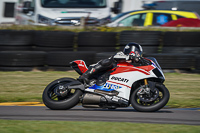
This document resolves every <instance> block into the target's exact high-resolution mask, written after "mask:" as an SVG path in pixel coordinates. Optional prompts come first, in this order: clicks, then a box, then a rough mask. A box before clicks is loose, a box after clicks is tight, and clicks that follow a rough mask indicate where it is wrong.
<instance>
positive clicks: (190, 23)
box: [161, 18, 200, 27]
mask: <svg viewBox="0 0 200 133" xmlns="http://www.w3.org/2000/svg"><path fill="white" fill-rule="evenodd" d="M161 26H162V27H200V19H193V18H180V19H178V20H174V21H170V22H167V23H165V24H163V25H161Z"/></svg>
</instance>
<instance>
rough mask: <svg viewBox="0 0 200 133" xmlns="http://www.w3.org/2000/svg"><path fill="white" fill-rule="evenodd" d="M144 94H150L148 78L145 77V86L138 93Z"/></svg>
mask: <svg viewBox="0 0 200 133" xmlns="http://www.w3.org/2000/svg"><path fill="white" fill-rule="evenodd" d="M143 94H146V95H147V96H150V88H149V84H148V81H147V79H144V86H143V87H142V88H141V89H140V90H139V91H138V93H137V95H143Z"/></svg>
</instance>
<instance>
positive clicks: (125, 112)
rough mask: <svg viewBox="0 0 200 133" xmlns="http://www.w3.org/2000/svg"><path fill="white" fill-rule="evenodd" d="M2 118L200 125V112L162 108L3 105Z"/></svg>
mask: <svg viewBox="0 0 200 133" xmlns="http://www.w3.org/2000/svg"><path fill="white" fill-rule="evenodd" d="M0 119H7V120H58V121H106V122H134V123H159V124H186V125H200V110H198V109H195V110H192V109H161V110H159V111H157V112H149V113H144V112H137V111H135V110H134V109H133V108H131V107H129V108H118V109H115V110H108V109H94V108H93V109H91V108H83V107H81V106H76V107H74V108H72V109H70V110H50V109H48V108H46V107H45V106H0Z"/></svg>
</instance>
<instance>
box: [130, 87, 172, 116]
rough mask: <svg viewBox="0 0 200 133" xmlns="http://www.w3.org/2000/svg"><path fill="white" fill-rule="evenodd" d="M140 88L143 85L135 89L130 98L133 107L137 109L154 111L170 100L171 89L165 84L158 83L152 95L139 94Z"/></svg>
mask: <svg viewBox="0 0 200 133" xmlns="http://www.w3.org/2000/svg"><path fill="white" fill-rule="evenodd" d="M140 90H141V87H139V88H137V89H135V90H134V91H133V93H132V95H131V99H130V102H131V105H132V107H133V108H134V109H135V110H137V111H141V112H154V111H157V110H159V109H161V108H163V107H164V106H165V105H166V104H167V103H168V101H169V97H170V94H169V91H168V89H167V88H166V87H165V86H164V85H163V84H160V83H156V86H155V89H154V92H151V95H150V96H151V97H150V96H146V95H145V94H144V95H138V93H139V92H140ZM154 97H156V98H154Z"/></svg>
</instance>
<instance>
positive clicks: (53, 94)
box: [47, 82, 76, 101]
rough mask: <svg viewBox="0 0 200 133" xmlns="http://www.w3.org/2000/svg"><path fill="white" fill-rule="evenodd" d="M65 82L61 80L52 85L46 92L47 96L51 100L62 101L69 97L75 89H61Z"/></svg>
mask: <svg viewBox="0 0 200 133" xmlns="http://www.w3.org/2000/svg"><path fill="white" fill-rule="evenodd" d="M67 83H69V82H62V83H57V84H55V85H53V86H52V87H51V88H50V89H49V90H48V92H47V95H48V97H49V98H50V99H51V100H53V101H63V100H66V99H69V98H71V97H72V96H73V95H74V94H75V93H76V89H68V88H65V89H63V87H64V86H66V85H67ZM61 88H62V89H61Z"/></svg>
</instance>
